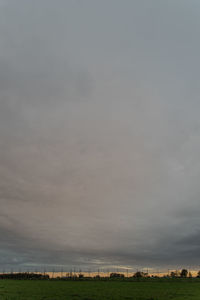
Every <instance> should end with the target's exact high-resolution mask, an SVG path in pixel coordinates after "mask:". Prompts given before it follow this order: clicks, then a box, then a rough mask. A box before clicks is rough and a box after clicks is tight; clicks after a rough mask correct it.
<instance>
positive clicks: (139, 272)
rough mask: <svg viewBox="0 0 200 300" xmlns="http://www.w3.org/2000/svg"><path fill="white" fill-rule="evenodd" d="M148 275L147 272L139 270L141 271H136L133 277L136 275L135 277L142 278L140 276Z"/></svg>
mask: <svg viewBox="0 0 200 300" xmlns="http://www.w3.org/2000/svg"><path fill="white" fill-rule="evenodd" d="M147 276H148V273H144V272H141V271H137V272H136V273H135V274H134V275H133V277H136V278H142V277H147Z"/></svg>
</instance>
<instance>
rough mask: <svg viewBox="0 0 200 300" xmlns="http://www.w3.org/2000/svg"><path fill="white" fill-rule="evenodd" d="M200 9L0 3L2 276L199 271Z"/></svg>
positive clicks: (159, 1)
mask: <svg viewBox="0 0 200 300" xmlns="http://www.w3.org/2000/svg"><path fill="white" fill-rule="evenodd" d="M199 36H200V2H199V1H198V0H190V1H188V0H187V1H186V0H169V1H164V0H125V1H122V0H101V1H98V0H82V1H81V0H79V1H78V0H67V1H66V0H57V1H54V0H0V208H1V209H0V265H1V267H3V268H4V267H5V268H6V267H10V266H12V267H13V268H15V267H19V266H20V267H22V268H23V267H24V268H25V267H30V266H32V267H35V266H40V265H42V266H44V265H46V266H49V267H51V266H53V265H54V266H59V265H64V266H67V267H71V266H81V267H82V268H97V267H99V268H103V267H108V266H109V267H110V266H125V267H152V268H157V267H159V268H161V267H166V268H167V267H175V266H198V264H199V251H200V219H199V214H200V203H199V201H200V184H199V183H200V154H199V153H200V117H199V115H200V98H199V95H200V84H199V79H200V59H199V53H200V40H199Z"/></svg>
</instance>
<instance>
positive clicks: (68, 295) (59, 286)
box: [0, 279, 200, 300]
mask: <svg viewBox="0 0 200 300" xmlns="http://www.w3.org/2000/svg"><path fill="white" fill-rule="evenodd" d="M22 299H23V300H29V299H30V300H45V299H46V300H47V299H48V300H61V299H70V300H71V299H74V300H75V299H77V300H78V299H83V300H92V299H98V300H103V299H109V300H112V299H120V300H121V299H133V300H173V299H174V300H200V280H195V279H194V280H192V279H188V280H187V279H186V280H179V279H174V280H162V279H161V280H149V281H140V282H130V281H74V282H73V281H39V280H0V300H22Z"/></svg>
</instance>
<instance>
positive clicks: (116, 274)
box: [110, 273, 124, 278]
mask: <svg viewBox="0 0 200 300" xmlns="http://www.w3.org/2000/svg"><path fill="white" fill-rule="evenodd" d="M110 278H124V274H120V273H110Z"/></svg>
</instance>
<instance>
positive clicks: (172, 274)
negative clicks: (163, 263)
mask: <svg viewBox="0 0 200 300" xmlns="http://www.w3.org/2000/svg"><path fill="white" fill-rule="evenodd" d="M178 276H179V272H178V271H172V272H171V273H170V277H172V278H175V277H178Z"/></svg>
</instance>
